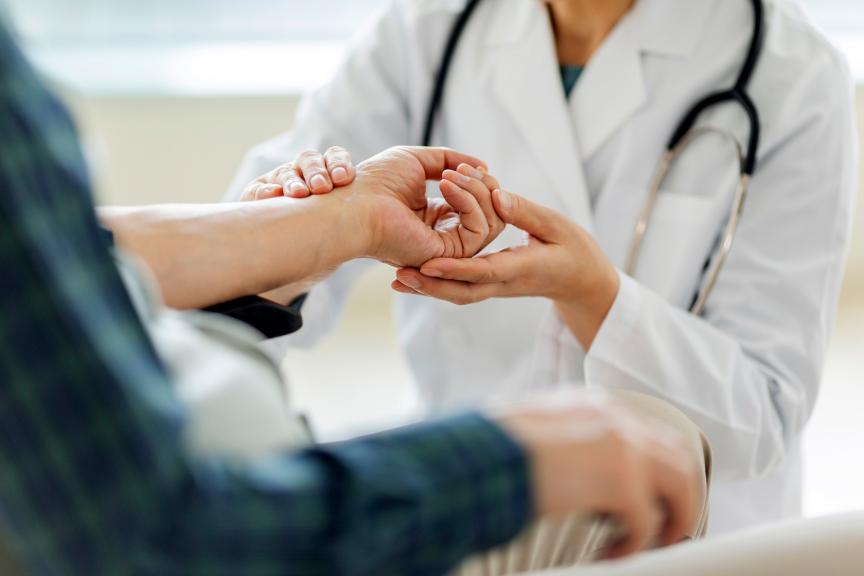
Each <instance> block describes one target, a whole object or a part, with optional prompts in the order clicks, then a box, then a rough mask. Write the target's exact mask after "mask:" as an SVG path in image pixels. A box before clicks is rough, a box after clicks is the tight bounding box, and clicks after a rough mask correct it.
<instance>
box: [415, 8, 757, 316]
mask: <svg viewBox="0 0 864 576" xmlns="http://www.w3.org/2000/svg"><path fill="white" fill-rule="evenodd" d="M481 1H482V0H469V2H468V4H467V5H466V6H465V9H464V10H463V11H462V12H461V13H460V14H459V17H458V18H457V19H456V22H455V24H454V25H453V28H452V30H451V31H450V35H449V37H448V38H447V44H446V45H445V49H444V56H443V58H442V60H441V68H440V69H439V70H438V74H437V75H436V77H435V84H434V88H433V90H432V98H431V100H430V102H429V108H428V111H427V114H426V125H425V129H424V131H423V145H424V146H429V145H431V143H432V133H433V132H434V130H435V123H436V121H437V119H438V112H439V111H440V109H441V104H442V101H443V99H444V90H445V87H446V84H447V78H448V76H449V74H450V69H451V68H452V65H453V59H454V57H455V55H456V50H457V48H458V47H459V42H460V40H461V39H462V37H463V35H464V32H465V28H466V27H467V25H468V22H469V21H470V20H471V16H472V15H473V14H474V13H475V11H476V10H477V7H478V6H479V5H480V2H481ZM751 1H752V4H753V15H754V25H753V37H752V39H751V41H750V47H749V49H748V51H747V58H746V60H745V61H744V66H743V67H742V68H741V72H740V74H739V75H738V79H737V80H736V81H735V85H734V86H733V87H732V88H730V89H727V90H721V91H719V92H715V93H713V94H710V95H708V96H706V97H705V98H703V99H702V100H700V101H699V102H697V103H696V104H695V105H694V106H693V107H692V108H691V109H690V110H689V111H688V112H687V114H686V115H685V116H684V118H683V119H682V120H681V122H680V123H679V124H678V126H677V127H676V128H675V131H674V132H673V134H672V138H671V139H670V140H669V144H668V145H667V146H666V152H665V153H664V155H663V159H662V161H661V163H660V166H659V168H658V169H657V172H656V173H655V175H654V178H653V180H652V182H651V189H650V191H649V193H648V198H647V200H646V202H645V206H644V208H643V209H642V212H641V215H640V217H639V221H638V223H637V224H636V229H635V232H634V235H633V241H632V243H631V245H630V252H629V256H628V259H627V266H626V268H625V272H626V273H627V274H628V275H630V276H633V275H634V274H635V273H636V266H637V264H638V262H639V253H640V251H641V249H642V245H643V243H644V240H645V235H646V233H647V232H648V227H649V224H650V223H651V216H652V214H653V213H654V206H655V204H656V203H657V197H658V195H659V193H660V189H661V188H662V187H663V184H664V182H665V181H666V177H667V176H668V175H669V173H670V172H671V170H672V167H673V166H674V165H675V161H676V160H677V159H678V158H679V157H680V156H681V155H682V154H683V153H684V151H685V150H687V148H688V147H689V146H690V145H691V144H693V142H695V141H696V140H698V139H699V138H701V137H703V136H706V135H708V134H719V135H720V136H722V137H724V138H725V139H727V140H729V141H730V142H731V143H732V145H733V146H734V148H735V153H736V156H737V158H738V162H739V177H738V184H737V187H736V190H735V197H734V199H733V201H732V208H731V210H730V213H729V219H728V222H727V223H726V227H725V229H724V230H723V235H722V237H721V239H720V242H719V244H718V247H717V249H716V250H715V253H714V254H713V255H712V256H711V258H709V260H708V262H707V263H706V265H705V270H704V272H703V281H702V286H701V288H700V289H699V292H698V294H696V296H695V297H694V299H693V304H692V305H691V307H690V311H691V312H692V313H693V314H696V315H701V314H702V312H703V311H704V310H705V303H706V302H707V300H708V297H709V296H710V295H711V292H712V291H713V290H714V287H715V286H716V284H717V279H718V277H719V276H720V271H721V270H722V269H723V266H724V264H726V260H727V259H728V257H729V253H730V252H731V250H732V244H733V242H734V240H735V234H736V232H737V231H738V224H739V223H740V221H741V214H742V212H743V209H744V201H745V199H746V198H747V191H748V190H749V188H750V181H751V179H752V178H753V174H754V172H755V171H756V163H757V151H758V148H759V133H760V128H761V125H760V122H759V111H758V110H757V109H756V105H755V104H754V103H753V100H752V99H751V98H750V95H749V94H748V93H747V86H748V85H749V83H750V79H751V78H752V76H753V71H754V69H755V68H756V65H757V64H758V62H759V57H760V55H761V53H762V46H763V44H764V39H765V6H764V4H763V0H751ZM727 102H734V103H737V104H739V105H740V106H741V108H742V109H743V110H744V112H745V113H746V114H747V118H748V120H749V123H750V139H749V141H748V143H747V147H746V153H745V151H744V146H742V144H741V143H740V142H739V141H738V139H737V138H736V137H735V135H734V134H732V133H731V132H730V131H728V130H724V129H722V128H716V127H711V126H700V127H699V128H694V126H695V125H696V121H697V120H698V119H699V117H700V116H701V115H702V114H703V113H704V112H705V111H706V110H708V109H709V108H712V107H714V106H718V105H720V104H724V103H727Z"/></svg>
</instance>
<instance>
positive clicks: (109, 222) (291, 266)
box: [100, 194, 367, 308]
mask: <svg viewBox="0 0 864 576" xmlns="http://www.w3.org/2000/svg"><path fill="white" fill-rule="evenodd" d="M100 216H101V217H102V219H103V222H104V223H105V225H106V226H108V227H109V228H111V229H112V230H113V232H114V234H115V237H116V239H117V242H118V244H119V245H120V247H121V248H123V249H125V250H127V251H129V252H131V253H133V254H135V255H137V256H138V257H139V258H141V259H143V260H144V261H145V262H146V263H147V265H148V266H149V267H150V269H151V270H152V271H153V273H154V274H155V275H156V278H157V280H158V282H159V285H160V287H161V289H162V293H163V297H164V298H165V302H166V304H168V305H169V306H172V307H175V308H203V307H206V306H210V305H213V304H218V303H221V302H225V301H228V300H231V299H233V298H238V297H240V296H248V295H254V294H263V293H265V292H268V291H270V290H274V289H276V288H280V287H283V286H286V285H289V284H294V283H298V282H303V281H308V279H310V278H312V277H314V276H316V275H320V274H322V273H324V272H326V271H327V270H330V269H333V268H335V267H337V266H339V265H340V264H342V263H344V262H346V261H348V260H350V259H352V258H355V257H358V256H361V255H362V254H363V253H364V250H365V248H366V245H365V244H364V242H365V239H364V234H365V232H366V230H367V227H366V226H364V225H363V224H362V221H361V220H360V216H359V215H358V214H357V213H355V212H352V211H351V210H346V209H345V208H344V204H343V203H341V202H340V201H339V198H338V195H337V194H331V195H328V196H321V197H315V198H309V199H305V200H301V201H298V200H293V199H289V198H277V199H274V200H268V201H262V202H253V203H240V204H213V205H209V204H205V205H164V206H151V207H140V208H103V209H101V210H100Z"/></svg>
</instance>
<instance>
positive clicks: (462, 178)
mask: <svg viewBox="0 0 864 576" xmlns="http://www.w3.org/2000/svg"><path fill="white" fill-rule="evenodd" d="M456 179H457V180H459V183H460V184H471V182H473V181H474V179H473V178H469V177H468V176H466V175H464V174H462V173H461V172H456Z"/></svg>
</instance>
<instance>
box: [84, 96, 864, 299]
mask: <svg viewBox="0 0 864 576" xmlns="http://www.w3.org/2000/svg"><path fill="white" fill-rule="evenodd" d="M70 102H71V103H72V104H73V107H74V108H75V110H76V113H77V116H78V118H79V121H80V123H81V127H82V130H83V132H84V134H85V135H86V136H87V138H88V144H89V146H88V147H89V149H90V152H91V154H92V159H93V163H94V168H95V172H96V182H97V187H98V190H99V194H100V197H101V199H102V200H103V201H104V202H106V203H116V204H138V203H152V202H206V201H216V200H218V199H220V198H221V196H222V194H223V193H224V191H225V189H226V187H227V185H228V183H229V181H230V180H231V178H232V176H233V174H234V172H235V170H236V168H237V166H238V163H239V162H240V158H241V157H242V155H243V153H244V152H245V151H246V150H247V149H248V148H249V147H250V146H252V145H253V144H255V143H257V142H260V141H262V140H264V139H266V138H268V137H270V136H272V135H274V134H276V133H278V132H280V131H282V130H285V129H288V128H289V127H290V125H291V122H292V118H293V116H294V113H295V110H296V105H297V102H296V99H294V98H287V97H286V98H275V97H266V98H263V97H262V98H231V99H217V98H186V99H168V98H89V99H88V98H81V97H72V98H70ZM858 102H859V111H860V115H859V122H860V124H861V133H862V134H864V89H862V90H860V91H859V94H858ZM862 165H864V150H862ZM862 182H864V179H862ZM861 199H862V200H861V201H860V202H859V203H858V210H857V212H858V214H857V227H856V230H857V235H856V239H855V241H854V247H853V251H852V255H851V258H850V269H849V273H850V276H849V285H848V290H849V291H852V290H853V289H854V290H855V292H857V293H864V186H862V193H861Z"/></svg>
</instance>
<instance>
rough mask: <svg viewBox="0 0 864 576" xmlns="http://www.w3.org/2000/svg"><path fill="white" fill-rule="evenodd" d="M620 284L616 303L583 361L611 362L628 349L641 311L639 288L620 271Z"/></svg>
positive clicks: (640, 291)
mask: <svg viewBox="0 0 864 576" xmlns="http://www.w3.org/2000/svg"><path fill="white" fill-rule="evenodd" d="M618 276H619V277H620V279H621V285H620V287H619V289H618V295H617V296H616V297H615V302H614V303H613V304H612V308H611V309H610V310H609V314H608V315H607V316H606V320H604V321H603V325H602V326H601V327H600V331H599V332H597V336H596V337H595V338H594V342H593V344H592V345H591V349H590V350H589V351H588V354H587V355H586V357H585V361H586V362H590V361H592V360H604V361H606V362H611V363H614V359H615V358H618V357H619V356H620V355H621V351H622V350H626V349H627V341H628V339H629V338H630V334H631V333H632V330H633V327H634V325H635V324H636V322H637V320H638V319H639V314H640V311H641V309H642V289H641V287H640V286H639V284H637V282H636V281H635V280H634V279H633V278H631V277H630V276H627V275H626V274H624V273H623V272H621V271H619V272H618Z"/></svg>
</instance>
